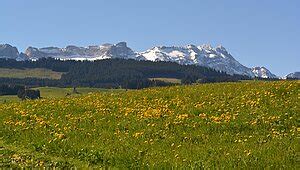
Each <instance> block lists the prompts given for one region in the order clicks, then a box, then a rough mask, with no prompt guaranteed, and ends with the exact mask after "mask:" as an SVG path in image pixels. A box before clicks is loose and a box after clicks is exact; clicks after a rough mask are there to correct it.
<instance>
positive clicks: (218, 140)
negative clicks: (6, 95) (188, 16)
mask: <svg viewBox="0 0 300 170" xmlns="http://www.w3.org/2000/svg"><path fill="white" fill-rule="evenodd" d="M299 99H300V82H299V81H277V82H263V81H253V82H250V81H249V82H242V83H217V84H202V85H190V86H173V87H163V88H149V89H144V90H131V91H107V92H103V91H100V92H94V93H88V94H85V95H81V96H74V97H68V98H48V99H41V100H35V101H24V102H12V103H9V104H0V167H6V168H9V167H10V168H16V167H29V168H32V167H61V168H63V167H67V168H71V167H76V168H87V167H107V168H170V167H177V168H182V167H184V168H197V169H202V168H203V169H215V168H218V169H233V168H234V169H237V168H238V169H241V168H247V169H248V168H249V169H251V168H253V169H263V168H267V169H299V168H300V166H299V156H300V155H299V151H300V146H299V142H300V141H299V131H300V126H299V125H300V124H299V123H300V102H299Z"/></svg>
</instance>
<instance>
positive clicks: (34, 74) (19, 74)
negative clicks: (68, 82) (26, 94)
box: [0, 68, 63, 79]
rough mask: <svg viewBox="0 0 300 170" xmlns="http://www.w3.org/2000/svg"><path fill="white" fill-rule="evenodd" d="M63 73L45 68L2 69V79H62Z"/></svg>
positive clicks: (0, 71)
mask: <svg viewBox="0 0 300 170" xmlns="http://www.w3.org/2000/svg"><path fill="white" fill-rule="evenodd" d="M62 74H63V73H61V72H55V71H52V70H49V69H44V68H33V69H8V68H0V77H7V78H27V77H30V78H41V79H45V78H48V79H60V78H61V76H62Z"/></svg>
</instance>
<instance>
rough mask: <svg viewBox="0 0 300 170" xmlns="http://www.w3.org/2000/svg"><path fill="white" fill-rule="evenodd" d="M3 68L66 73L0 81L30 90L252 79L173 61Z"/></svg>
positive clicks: (1, 64)
mask: <svg viewBox="0 0 300 170" xmlns="http://www.w3.org/2000/svg"><path fill="white" fill-rule="evenodd" d="M0 68H11V69H30V68H32V69H33V68H46V69H51V70H53V71H56V72H63V73H64V74H63V75H62V77H61V79H59V80H53V79H41V78H23V79H20V78H0V82H1V83H0V84H6V85H7V84H8V85H23V86H28V87H43V86H50V87H77V86H80V87H97V88H123V89H141V88H146V87H153V86H169V85H173V84H172V83H169V82H164V81H160V80H151V79H150V78H176V79H180V80H181V82H182V83H183V84H192V83H195V82H198V83H208V82H235V81H239V80H245V79H250V78H249V77H247V76H241V75H228V74H226V73H224V72H220V71H216V70H214V69H211V68H207V67H201V66H195V65H179V64H177V63H173V62H151V61H137V60H124V59H107V60H98V61H71V60H66V61H64V60H58V59H53V58H43V59H40V60H37V61H15V60H8V59H0Z"/></svg>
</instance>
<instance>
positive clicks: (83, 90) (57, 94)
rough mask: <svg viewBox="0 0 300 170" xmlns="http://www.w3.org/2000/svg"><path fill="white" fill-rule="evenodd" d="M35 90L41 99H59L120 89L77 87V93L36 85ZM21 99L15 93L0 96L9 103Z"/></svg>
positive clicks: (1, 99)
mask: <svg viewBox="0 0 300 170" xmlns="http://www.w3.org/2000/svg"><path fill="white" fill-rule="evenodd" d="M34 89H35V90H37V89H38V90H40V93H41V97H42V98H43V99H60V98H65V97H75V96H81V95H86V94H89V93H95V92H112V91H120V90H119V89H113V90H111V89H101V88H88V87H78V88H76V90H77V92H78V93H73V88H58V87H38V88H34ZM68 94H69V95H68ZM19 101H21V100H20V99H19V98H18V97H17V96H16V95H4V96H0V103H11V102H19Z"/></svg>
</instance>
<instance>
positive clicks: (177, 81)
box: [149, 78, 181, 84]
mask: <svg viewBox="0 0 300 170" xmlns="http://www.w3.org/2000/svg"><path fill="white" fill-rule="evenodd" d="M149 79H150V80H158V81H163V82H166V83H173V84H181V80H180V79H176V78H149Z"/></svg>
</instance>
